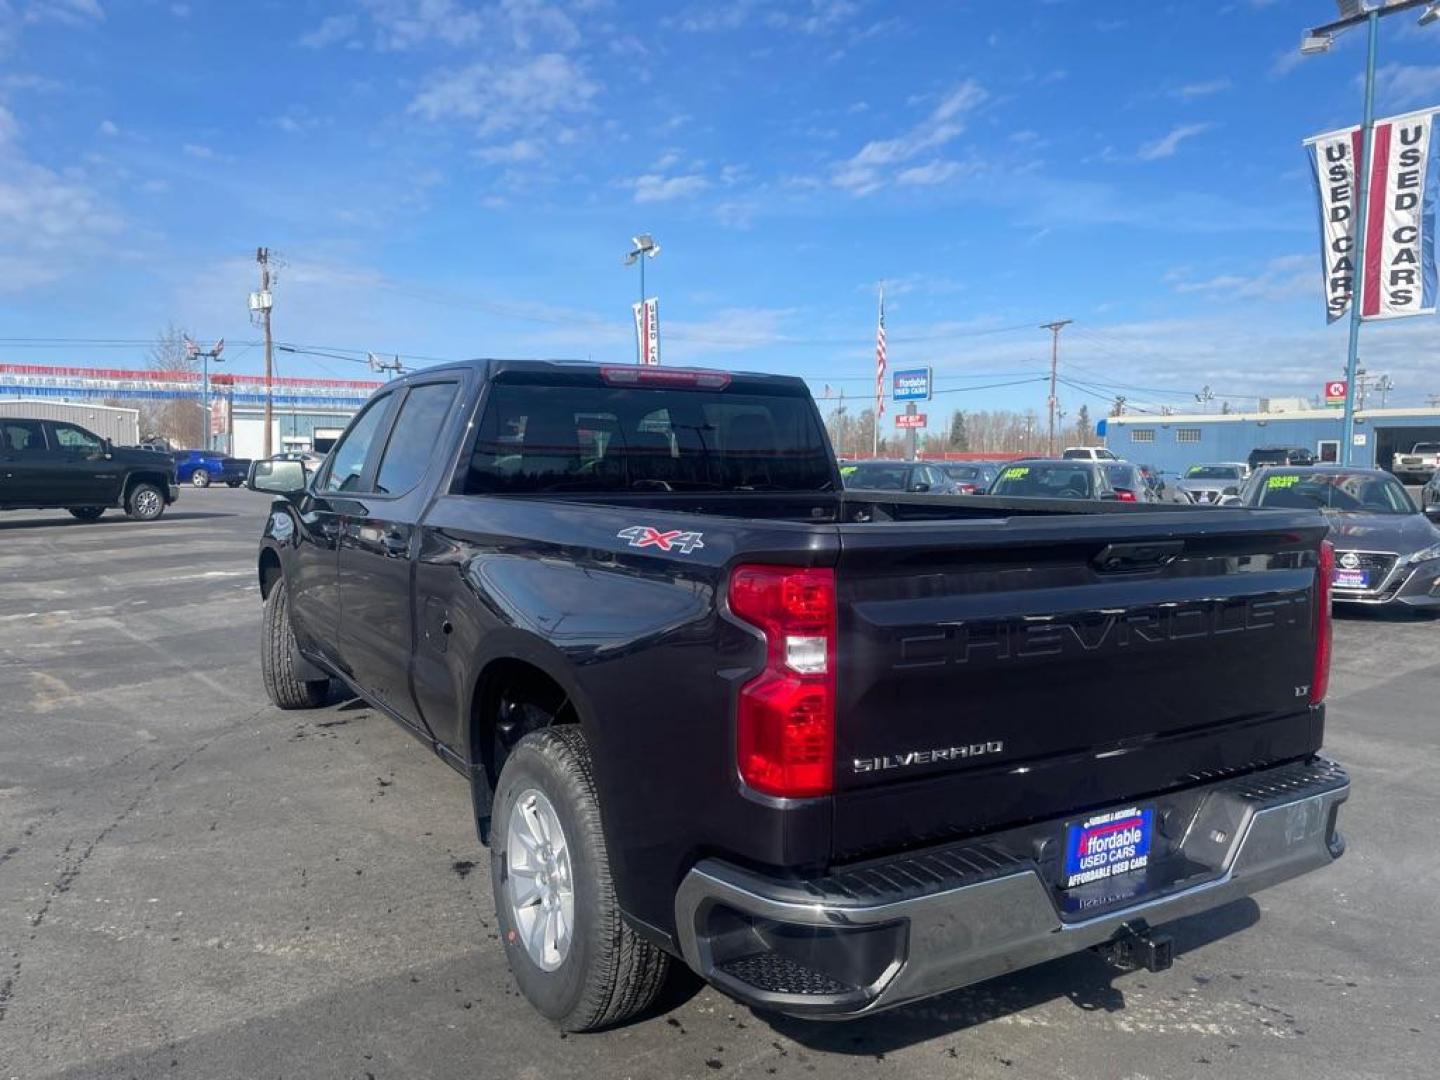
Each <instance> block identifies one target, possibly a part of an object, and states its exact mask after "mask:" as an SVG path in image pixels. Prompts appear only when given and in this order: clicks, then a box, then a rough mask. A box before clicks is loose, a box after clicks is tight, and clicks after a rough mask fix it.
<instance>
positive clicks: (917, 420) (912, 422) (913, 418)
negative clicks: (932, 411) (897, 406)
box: [895, 412, 926, 428]
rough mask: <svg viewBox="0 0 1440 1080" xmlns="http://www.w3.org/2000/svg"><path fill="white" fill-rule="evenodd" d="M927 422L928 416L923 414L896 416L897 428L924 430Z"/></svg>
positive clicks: (898, 414) (901, 414) (900, 414)
mask: <svg viewBox="0 0 1440 1080" xmlns="http://www.w3.org/2000/svg"><path fill="white" fill-rule="evenodd" d="M925 420H926V414H925V413H923V412H915V413H903V412H902V413H896V414H895V426H896V427H897V428H923V427H924V426H925Z"/></svg>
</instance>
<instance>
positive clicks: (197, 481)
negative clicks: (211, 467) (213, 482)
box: [190, 469, 210, 488]
mask: <svg viewBox="0 0 1440 1080" xmlns="http://www.w3.org/2000/svg"><path fill="white" fill-rule="evenodd" d="M190 483H192V484H194V485H195V486H196V487H198V488H207V487H209V486H210V473H209V472H208V471H206V470H205V469H196V470H195V471H194V472H192V473H191V474H190Z"/></svg>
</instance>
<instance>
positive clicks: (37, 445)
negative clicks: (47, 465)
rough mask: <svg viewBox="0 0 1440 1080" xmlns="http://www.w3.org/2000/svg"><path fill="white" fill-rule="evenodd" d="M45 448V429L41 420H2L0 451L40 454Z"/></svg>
mask: <svg viewBox="0 0 1440 1080" xmlns="http://www.w3.org/2000/svg"><path fill="white" fill-rule="evenodd" d="M44 449H45V430H44V428H42V427H41V426H40V421H39V420H3V421H0V451H3V452H5V453H10V454H38V453H42V452H43V451H44Z"/></svg>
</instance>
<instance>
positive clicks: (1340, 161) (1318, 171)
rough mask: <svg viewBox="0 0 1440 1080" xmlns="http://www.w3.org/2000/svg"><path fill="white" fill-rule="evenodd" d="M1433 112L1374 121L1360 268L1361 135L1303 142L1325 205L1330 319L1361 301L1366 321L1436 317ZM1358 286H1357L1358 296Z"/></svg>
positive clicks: (1439, 169)
mask: <svg viewBox="0 0 1440 1080" xmlns="http://www.w3.org/2000/svg"><path fill="white" fill-rule="evenodd" d="M1435 116H1436V110H1435V109H1427V110H1424V111H1422V112H1415V113H1406V114H1404V115H1402V116H1392V117H1389V118H1387V119H1384V120H1379V121H1376V123H1375V129H1374V133H1373V135H1372V138H1371V144H1370V153H1369V163H1370V200H1369V205H1368V206H1367V208H1366V221H1365V223H1364V228H1365V265H1364V266H1363V267H1357V266H1356V264H1355V257H1354V256H1355V242H1356V232H1355V230H1356V228H1357V226H1358V224H1359V223H1358V221H1357V217H1358V214H1357V209H1356V207H1357V202H1358V193H1357V191H1356V185H1355V163H1356V161H1357V160H1358V158H1359V154H1360V137H1361V136H1360V129H1359V128H1346V129H1345V130H1343V131H1335V132H1330V133H1328V134H1326V135H1317V136H1316V137H1314V138H1313V139H1308V140H1306V143H1305V145H1306V147H1307V149H1308V151H1309V153H1310V162H1311V167H1312V169H1313V170H1314V174H1315V182H1316V186H1317V188H1318V192H1319V198H1320V240H1321V256H1322V259H1323V267H1324V279H1323V280H1324V291H1325V315H1326V318H1327V319H1328V320H1329V321H1330V322H1334V321H1335V320H1336V319H1338V318H1340V317H1341V316H1343V315H1344V314H1345V313H1346V312H1347V311H1348V310H1349V307H1350V301H1351V298H1352V297H1353V296H1354V295H1355V293H1356V292H1357V291H1358V292H1359V293H1360V315H1361V317H1362V318H1365V319H1396V318H1403V317H1404V316H1407V315H1430V314H1434V312H1435V294H1436V273H1435V203H1436V193H1437V187H1440V164H1437V154H1440V143H1437V141H1436V140H1435V139H1434V138H1433V137H1432V136H1433V134H1434V126H1435ZM1357 280H1358V282H1359V285H1358V289H1357V285H1356V283H1357Z"/></svg>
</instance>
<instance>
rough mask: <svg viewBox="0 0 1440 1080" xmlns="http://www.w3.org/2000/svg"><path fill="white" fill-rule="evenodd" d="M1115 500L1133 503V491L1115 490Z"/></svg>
mask: <svg viewBox="0 0 1440 1080" xmlns="http://www.w3.org/2000/svg"><path fill="white" fill-rule="evenodd" d="M1115 498H1117V499H1119V500H1120V501H1121V502H1134V501H1135V493H1134V492H1133V491H1126V490H1125V489H1124V488H1116V489H1115Z"/></svg>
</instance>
